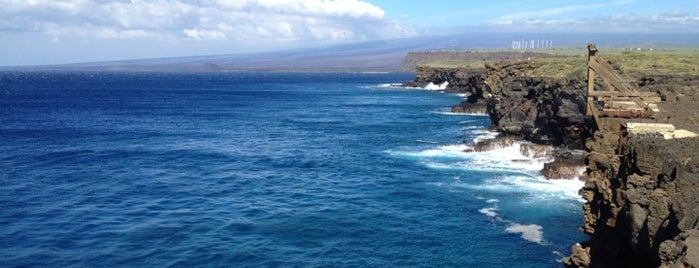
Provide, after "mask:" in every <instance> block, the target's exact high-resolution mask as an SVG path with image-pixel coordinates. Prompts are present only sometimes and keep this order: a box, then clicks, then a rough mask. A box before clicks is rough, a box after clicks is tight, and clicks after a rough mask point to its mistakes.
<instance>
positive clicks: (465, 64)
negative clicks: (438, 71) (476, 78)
mask: <svg viewBox="0 0 699 268" xmlns="http://www.w3.org/2000/svg"><path fill="white" fill-rule="evenodd" d="M422 66H428V67H433V68H474V69H476V68H483V67H485V61H481V60H473V61H464V60H453V61H436V62H430V63H425V64H422Z"/></svg>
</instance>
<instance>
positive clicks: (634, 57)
mask: <svg viewBox="0 0 699 268" xmlns="http://www.w3.org/2000/svg"><path fill="white" fill-rule="evenodd" d="M598 49H599V53H598V55H599V56H600V57H601V58H602V59H604V60H607V61H610V62H612V64H615V65H618V66H619V67H621V69H622V70H623V71H624V75H625V76H628V77H638V76H641V75H699V64H697V62H699V48H677V49H656V50H648V49H645V50H640V51H638V50H632V51H630V50H624V49H620V48H604V47H601V48H598ZM552 52H555V53H557V54H558V55H559V56H560V55H566V56H567V57H531V58H530V59H529V60H531V61H532V63H535V64H534V65H535V66H539V67H538V68H536V69H534V70H532V71H531V73H530V74H531V75H533V76H547V77H556V78H562V77H566V76H567V75H569V74H571V73H580V72H585V71H586V70H587V49H583V48H568V49H557V50H556V51H552ZM487 62H490V61H484V60H460V61H436V62H430V63H427V64H423V65H422V66H429V67H437V68H482V67H483V66H484V65H485V63H487Z"/></svg>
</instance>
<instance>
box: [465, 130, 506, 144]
mask: <svg viewBox="0 0 699 268" xmlns="http://www.w3.org/2000/svg"><path fill="white" fill-rule="evenodd" d="M471 134H473V135H475V136H476V137H475V138H474V139H473V143H478V142H481V141H484V140H491V139H494V138H495V137H497V136H498V135H499V133H497V132H494V131H489V130H487V129H477V130H474V131H471Z"/></svg>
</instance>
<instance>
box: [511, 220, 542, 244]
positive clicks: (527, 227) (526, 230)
mask: <svg viewBox="0 0 699 268" xmlns="http://www.w3.org/2000/svg"><path fill="white" fill-rule="evenodd" d="M541 229H543V227H541V225H537V224H519V223H512V224H511V225H510V226H509V227H507V228H506V229H505V232H508V233H513V234H520V235H521V237H522V238H523V239H524V240H527V241H531V242H534V243H539V244H542V243H543V241H544V232H542V231H541Z"/></svg>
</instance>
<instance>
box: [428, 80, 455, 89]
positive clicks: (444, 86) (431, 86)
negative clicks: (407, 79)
mask: <svg viewBox="0 0 699 268" xmlns="http://www.w3.org/2000/svg"><path fill="white" fill-rule="evenodd" d="M447 86H449V81H444V82H443V83H441V84H438V85H435V84H434V83H432V82H430V83H429V84H427V85H426V86H425V87H423V89H427V90H445V89H447Z"/></svg>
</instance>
